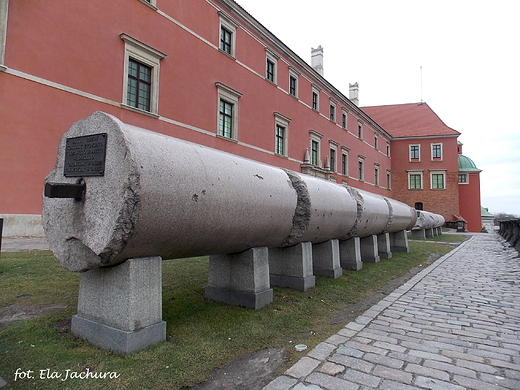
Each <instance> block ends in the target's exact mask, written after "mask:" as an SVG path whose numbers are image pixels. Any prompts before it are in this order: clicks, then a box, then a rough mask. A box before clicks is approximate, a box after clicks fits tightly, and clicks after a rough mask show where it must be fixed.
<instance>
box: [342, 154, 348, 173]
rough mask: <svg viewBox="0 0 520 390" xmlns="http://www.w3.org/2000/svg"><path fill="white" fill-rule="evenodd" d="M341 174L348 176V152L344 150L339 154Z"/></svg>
mask: <svg viewBox="0 0 520 390" xmlns="http://www.w3.org/2000/svg"><path fill="white" fill-rule="evenodd" d="M341 174H342V175H343V176H348V154H346V153H345V152H343V153H342V154H341Z"/></svg>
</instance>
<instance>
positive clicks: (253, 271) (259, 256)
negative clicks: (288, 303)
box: [205, 247, 273, 310]
mask: <svg viewBox="0 0 520 390" xmlns="http://www.w3.org/2000/svg"><path fill="white" fill-rule="evenodd" d="M205 292H206V297H207V298H209V299H213V300H215V301H219V302H223V303H226V304H228V305H232V306H243V307H247V308H250V309H255V310H258V309H261V308H262V307H264V306H266V305H267V304H269V303H271V302H272V301H273V290H272V289H271V287H270V284H269V251H268V249H267V247H257V248H251V249H248V250H247V251H244V252H240V253H234V254H230V255H214V256H210V258H209V275H208V286H207V287H206V290H205Z"/></svg>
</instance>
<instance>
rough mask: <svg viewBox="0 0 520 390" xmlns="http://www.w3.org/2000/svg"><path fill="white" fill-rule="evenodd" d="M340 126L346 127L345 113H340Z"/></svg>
mask: <svg viewBox="0 0 520 390" xmlns="http://www.w3.org/2000/svg"><path fill="white" fill-rule="evenodd" d="M341 127H342V128H344V129H345V130H346V129H347V114H345V113H343V114H342V115H341Z"/></svg>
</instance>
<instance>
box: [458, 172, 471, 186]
mask: <svg viewBox="0 0 520 390" xmlns="http://www.w3.org/2000/svg"><path fill="white" fill-rule="evenodd" d="M462 177H464V180H461V178H462ZM458 181H459V184H469V175H468V174H467V173H459V176H458Z"/></svg>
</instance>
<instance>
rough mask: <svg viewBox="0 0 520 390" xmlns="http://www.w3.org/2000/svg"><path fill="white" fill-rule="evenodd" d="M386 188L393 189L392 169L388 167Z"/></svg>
mask: <svg viewBox="0 0 520 390" xmlns="http://www.w3.org/2000/svg"><path fill="white" fill-rule="evenodd" d="M386 188H387V189H388V190H391V189H392V171H391V170H388V169H387V170H386Z"/></svg>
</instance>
